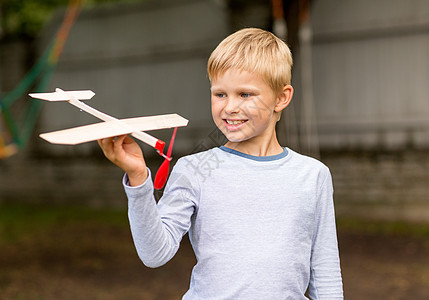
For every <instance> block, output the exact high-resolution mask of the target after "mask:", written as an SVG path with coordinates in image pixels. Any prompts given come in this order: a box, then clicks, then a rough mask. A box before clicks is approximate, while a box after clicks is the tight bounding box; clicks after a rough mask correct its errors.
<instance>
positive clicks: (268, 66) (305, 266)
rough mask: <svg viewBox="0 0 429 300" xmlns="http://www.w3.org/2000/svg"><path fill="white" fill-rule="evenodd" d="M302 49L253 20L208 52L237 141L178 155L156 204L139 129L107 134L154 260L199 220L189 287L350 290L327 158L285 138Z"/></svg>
mask: <svg viewBox="0 0 429 300" xmlns="http://www.w3.org/2000/svg"><path fill="white" fill-rule="evenodd" d="M291 66H292V57H291V53H290V51H289V48H288V47H287V46H286V44H285V43H283V42H282V41H281V40H279V39H278V38H277V37H275V36H274V35H273V34H271V33H269V32H266V31H263V30H260V29H254V28H249V29H242V30H240V31H238V32H236V33H234V34H232V35H230V36H229V37H227V38H226V39H225V40H224V41H222V42H221V43H220V44H219V45H218V47H217V48H216V49H215V50H214V51H213V53H212V54H211V56H210V58H209V62H208V74H209V79H210V82H211V107H212V116H213V120H214V122H215V123H216V126H217V127H218V128H219V129H220V130H221V131H222V133H223V134H224V135H225V136H226V137H227V139H228V142H227V143H226V144H225V145H224V146H221V147H219V148H213V149H210V150H208V151H204V152H200V153H197V154H194V155H189V156H186V157H183V158H181V159H179V160H178V162H177V164H176V165H175V167H174V169H173V171H172V174H171V176H170V179H169V181H168V183H167V186H166V188H165V191H164V194H163V197H162V198H161V199H160V201H159V203H158V204H156V202H155V200H154V197H153V184H152V181H151V179H150V178H151V177H150V171H149V170H148V169H147V168H146V165H145V162H144V159H143V154H142V152H141V150H140V148H139V146H138V145H137V144H136V143H135V142H134V141H133V140H132V139H131V138H129V137H126V136H122V137H119V138H117V139H115V140H114V139H104V140H101V141H99V144H100V146H101V148H102V149H103V152H104V153H105V155H106V157H107V158H109V159H110V160H111V161H112V162H114V163H115V164H117V165H118V166H119V167H121V168H122V169H123V170H124V171H125V172H126V176H125V177H124V185H125V191H126V193H127V196H128V200H129V220H130V226H131V232H132V235H133V239H134V243H135V246H136V249H137V252H138V255H139V257H140V258H141V260H142V261H143V263H144V264H145V265H147V266H149V267H158V266H161V265H163V264H165V263H166V262H167V261H169V260H170V259H171V258H172V257H173V256H174V254H175V253H176V251H177V250H178V248H179V244H180V241H181V238H182V236H183V235H184V234H185V233H186V232H188V231H189V237H190V241H191V243H192V247H193V249H194V252H195V255H196V258H197V264H196V265H195V267H194V268H193V271H192V276H191V283H190V287H189V290H188V291H187V293H186V294H185V295H184V296H183V299H294V300H296V299H307V298H306V296H305V293H306V291H307V289H308V295H309V297H310V298H311V299H329V300H332V299H342V298H343V295H342V279H341V272H340V265H339V255H338V247H337V237H336V229H335V217H334V209H333V200H332V193H333V190H332V183H331V176H330V173H329V170H328V168H327V167H326V166H324V165H323V164H322V163H320V162H318V161H316V160H314V159H311V158H308V157H305V156H303V155H300V154H298V153H296V152H294V151H292V150H290V149H288V148H283V147H281V146H280V144H279V142H278V141H277V138H276V131H275V124H276V122H277V121H278V120H279V118H280V114H281V112H282V110H283V109H284V108H285V107H286V106H287V105H288V104H289V102H290V101H291V99H292V94H293V89H292V87H291V86H290V80H291Z"/></svg>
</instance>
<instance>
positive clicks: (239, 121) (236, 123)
mask: <svg viewBox="0 0 429 300" xmlns="http://www.w3.org/2000/svg"><path fill="white" fill-rule="evenodd" d="M224 121H225V122H226V124H228V125H240V124H243V123H246V122H247V120H228V119H224Z"/></svg>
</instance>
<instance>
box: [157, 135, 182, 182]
mask: <svg viewBox="0 0 429 300" xmlns="http://www.w3.org/2000/svg"><path fill="white" fill-rule="evenodd" d="M176 132H177V127H175V128H174V131H173V135H172V136H171V140H170V144H169V145H168V150H167V155H164V154H163V153H161V152H160V153H159V154H161V156H162V157H164V158H165V160H164V161H163V163H162V164H161V166H160V167H159V169H158V171H157V172H156V175H155V181H154V184H153V185H154V187H155V189H157V190H160V189H162V188H163V187H164V185H165V183H166V182H167V178H168V172H169V171H170V161H171V152H172V151H173V144H174V139H175V137H176Z"/></svg>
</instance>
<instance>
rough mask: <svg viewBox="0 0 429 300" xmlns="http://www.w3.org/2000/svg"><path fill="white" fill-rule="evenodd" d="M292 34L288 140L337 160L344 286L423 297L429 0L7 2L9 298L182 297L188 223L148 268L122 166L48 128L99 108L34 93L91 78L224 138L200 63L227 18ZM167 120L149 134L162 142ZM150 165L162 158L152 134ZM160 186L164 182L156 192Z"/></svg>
mask: <svg viewBox="0 0 429 300" xmlns="http://www.w3.org/2000/svg"><path fill="white" fill-rule="evenodd" d="M244 27H259V28H263V29H266V30H270V31H272V32H274V33H275V34H276V35H278V36H279V37H281V38H282V39H284V40H285V41H287V43H288V44H289V46H290V47H291V49H292V53H293V57H294V66H293V75H292V85H293V86H294V88H295V94H294V98H293V103H292V104H291V105H290V106H289V107H288V108H287V111H286V112H285V113H284V114H283V117H282V119H281V121H280V122H279V123H278V135H279V139H280V141H281V143H282V144H283V145H285V146H288V147H290V148H292V149H294V150H296V151H298V152H301V153H304V154H308V155H311V156H313V157H316V158H318V159H321V160H322V161H323V162H324V163H325V164H326V165H327V166H328V167H329V168H330V169H331V172H332V174H333V180H334V188H335V206H336V214H337V227H338V235H339V246H340V255H341V265H342V272H343V280H344V290H345V297H346V299H426V298H429V255H428V254H429V196H428V195H429V155H428V154H429V153H428V150H429V117H428V116H429V84H428V83H429V2H428V1H424V0H408V1H401V0H389V1H387V0H376V1H370V0H362V1H352V0H341V1H340V0H271V1H270V0H248V1H245V0H176V1H173V0H158V1H154V0H86V1H83V0H70V1H65V0H63V1H61V0H40V1H29V0H28V1H27V0H1V1H0V270H1V271H0V298H1V299H122V298H125V297H128V298H129V299H178V298H180V297H181V295H183V294H184V293H185V291H186V290H187V286H188V284H189V278H190V272H191V269H192V266H193V264H194V263H195V258H194V255H193V253H192V249H191V247H190V245H189V241H188V240H187V238H186V237H185V238H184V241H183V242H182V247H181V249H180V250H179V253H178V254H177V255H176V257H175V258H174V259H173V260H172V261H171V262H169V263H168V264H167V265H166V266H165V267H162V268H160V269H155V270H151V269H147V268H145V267H144V266H143V265H142V264H141V263H140V261H139V260H138V257H137V255H136V253H135V250H134V246H133V244H132V239H131V236H130V233H129V228H128V223H127V222H128V221H127V211H126V210H127V203H126V197H125V194H124V192H123V189H122V185H121V178H122V175H123V174H122V172H121V170H119V169H118V168H117V167H115V166H114V165H112V164H111V163H109V162H108V161H107V160H106V159H104V158H103V156H102V154H101V151H100V150H99V149H98V145H97V144H96V143H95V142H93V143H87V144H83V145H78V146H59V145H52V144H49V143H47V142H45V141H43V140H41V139H40V138H39V137H38V134H39V133H41V132H48V131H53V130H58V129H64V128H68V127H74V126H78V125H85V124H90V123H93V122H95V121H96V120H94V119H93V118H92V117H91V116H89V115H87V114H86V113H84V112H80V111H79V110H78V109H76V108H75V107H73V106H71V105H68V104H66V103H42V102H41V101H38V100H34V99H32V98H30V97H29V96H28V93H31V92H48V91H53V90H54V89H55V88H56V87H60V88H62V89H64V90H79V89H91V90H93V91H94V92H95V93H96V95H95V97H94V98H93V99H92V100H91V101H90V102H89V104H90V105H91V106H93V107H95V108H97V109H99V110H101V111H103V112H105V113H108V114H111V115H113V116H115V117H118V118H126V117H137V116H146V115H154V114H164V113H179V114H181V115H182V116H184V117H185V118H187V119H189V120H190V123H189V125H188V127H186V128H182V129H180V130H179V132H178V135H177V138H176V143H175V149H174V151H173V155H174V157H175V158H178V157H180V156H182V155H186V154H190V153H194V152H199V151H202V150H205V149H209V148H212V147H215V146H218V145H221V144H222V143H224V142H225V140H224V137H223V136H222V134H221V133H219V132H218V131H217V129H216V127H215V126H214V124H213V122H212V120H211V114H210V98H209V97H210V96H209V87H210V85H209V81H208V78H207V75H206V62H207V59H208V57H209V55H210V53H211V51H212V50H213V49H214V48H215V47H216V45H217V44H218V43H219V42H220V41H221V40H222V39H223V38H224V37H226V36H227V35H228V34H230V33H232V32H234V31H236V30H238V29H241V28H244ZM171 133H172V131H170V130H161V131H156V132H153V134H154V135H155V136H157V137H160V138H161V139H163V140H164V141H166V142H167V143H168V140H169V137H170V136H171ZM142 147H143V149H144V152H145V155H146V157H147V158H148V161H149V165H150V167H151V169H152V172H153V173H155V171H156V169H157V168H158V167H159V165H160V164H161V162H162V159H161V157H159V156H158V155H157V154H156V152H155V151H154V150H153V149H152V148H150V147H148V146H146V145H142ZM161 195H162V191H160V192H157V193H156V196H157V197H160V196H161Z"/></svg>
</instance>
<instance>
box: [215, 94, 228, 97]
mask: <svg viewBox="0 0 429 300" xmlns="http://www.w3.org/2000/svg"><path fill="white" fill-rule="evenodd" d="M215 96H216V97H218V98H225V97H226V95H225V94H223V93H216V94H215Z"/></svg>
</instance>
